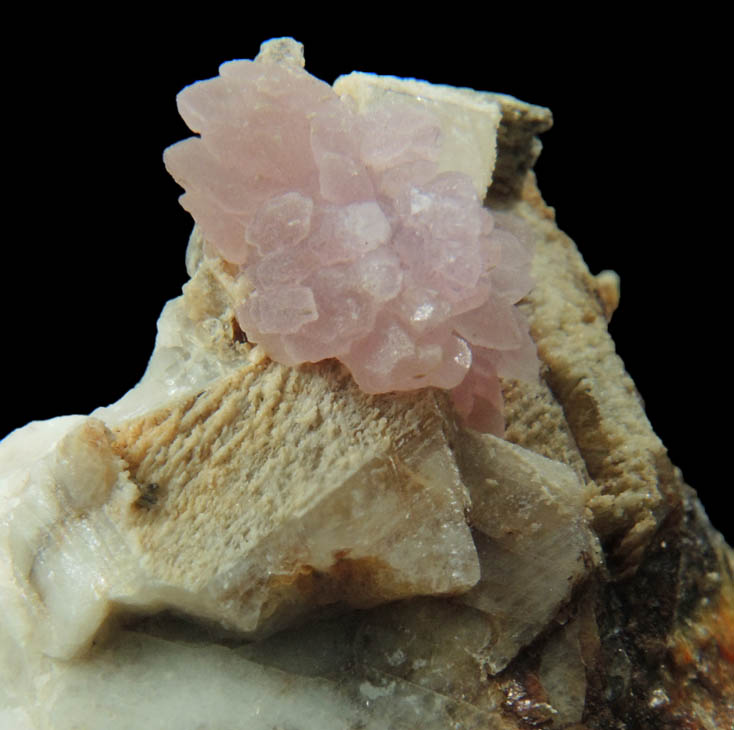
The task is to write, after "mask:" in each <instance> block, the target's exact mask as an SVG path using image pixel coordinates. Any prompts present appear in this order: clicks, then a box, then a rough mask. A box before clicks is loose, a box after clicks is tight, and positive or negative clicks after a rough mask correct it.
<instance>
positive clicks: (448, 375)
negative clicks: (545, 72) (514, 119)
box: [165, 61, 538, 434]
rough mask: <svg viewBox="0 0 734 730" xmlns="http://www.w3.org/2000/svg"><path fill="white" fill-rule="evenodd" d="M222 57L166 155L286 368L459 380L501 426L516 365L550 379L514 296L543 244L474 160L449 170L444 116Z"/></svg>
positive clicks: (263, 337) (473, 411)
mask: <svg viewBox="0 0 734 730" xmlns="http://www.w3.org/2000/svg"><path fill="white" fill-rule="evenodd" d="M219 71H220V75H219V76H218V77H216V78H213V79H209V80H207V81H202V82H199V83H196V84H193V85H191V86H188V87H187V88H185V89H184V90H183V91H182V92H181V93H180V94H179V96H178V107H179V111H180V113H181V116H182V117H183V119H184V120H185V121H186V123H187V125H188V126H189V127H190V128H191V129H192V130H193V131H194V132H197V133H198V134H199V135H200V136H198V137H191V138H189V139H185V140H183V141H181V142H179V143H178V144H175V145H173V146H172V147H170V148H168V149H167V150H166V153H165V163H166V166H167V168H168V170H169V172H170V173H171V174H172V175H173V177H174V178H175V179H176V180H177V181H178V182H179V184H181V186H182V187H184V189H185V190H186V192H185V194H184V195H183V196H182V197H181V204H182V205H183V207H184V208H185V209H186V210H188V211H189V212H190V213H191V214H192V216H193V217H194V219H195V220H196V222H197V224H198V226H199V228H200V230H201V232H202V234H203V235H204V237H205V239H206V240H207V241H208V242H209V243H210V244H211V245H212V246H213V247H214V248H215V249H216V251H217V252H218V254H219V255H221V256H222V257H223V258H224V259H225V260H227V261H228V262H230V263H231V264H233V265H234V266H236V267H237V270H238V272H239V273H238V276H242V277H245V278H246V281H247V289H248V290H249V294H248V295H247V297H246V298H245V299H244V301H240V302H235V303H234V306H235V312H236V316H237V319H238V321H239V324H240V326H241V327H242V329H243V330H244V331H245V332H246V333H247V337H248V339H249V340H250V341H251V342H255V343H258V344H260V345H261V346H262V348H263V349H264V350H265V352H267V353H268V355H269V356H270V357H271V358H273V359H274V360H276V361H278V362H281V363H284V364H287V365H296V364H299V363H302V362H317V361H319V360H323V359H325V358H338V359H339V360H341V361H342V362H343V363H344V364H345V365H346V366H347V367H348V368H349V370H350V372H351V373H352V376H353V377H354V379H355V381H356V382H357V383H358V385H359V386H360V387H361V388H362V389H363V390H364V391H366V392H368V393H380V392H387V391H393V390H412V389H415V388H422V387H426V386H435V387H439V388H444V389H450V390H451V391H452V395H453V400H454V403H455V405H456V408H457V410H458V412H459V413H460V414H461V415H462V417H463V418H464V419H465V421H466V423H468V425H470V426H473V427H474V428H477V429H478V430H482V431H489V432H493V433H498V434H501V433H502V431H503V428H504V423H503V418H502V394H501V390H500V382H499V377H500V376H502V377H510V378H521V379H534V378H537V376H538V361H537V356H536V350H535V345H534V343H533V341H532V339H531V338H530V335H529V333H528V327H527V324H526V322H525V320H524V318H523V316H522V314H521V313H520V312H519V310H518V309H517V307H516V306H515V304H516V303H517V302H518V301H519V300H520V299H521V298H522V297H523V296H524V295H525V294H527V293H528V291H529V290H530V289H531V287H532V284H533V282H532V279H531V277H530V274H529V270H530V262H531V257H532V250H531V245H530V243H529V242H528V241H527V240H522V236H520V237H518V236H516V235H514V234H513V233H511V232H510V230H509V229H510V228H511V227H512V226H511V224H510V225H508V223H507V221H504V222H503V217H502V216H499V215H493V214H492V213H490V211H489V210H487V209H486V208H485V207H483V205H482V201H481V200H480V199H479V197H478V195H477V192H476V189H475V187H474V185H473V183H472V180H471V178H470V177H469V176H468V175H467V174H465V173H462V172H439V171H438V166H437V160H438V159H439V154H440V151H441V144H442V132H441V128H440V125H439V122H438V121H437V119H436V118H435V117H434V116H433V115H432V114H431V113H429V112H428V111H422V110H420V109H417V108H415V107H414V106H409V105H407V104H402V105H401V104H400V103H398V104H396V103H391V104H389V105H388V104H384V103H383V104H378V105H376V106H374V107H372V108H370V109H368V110H366V111H364V112H361V113H359V112H357V110H356V108H355V105H354V104H353V103H352V102H351V100H350V99H349V98H346V97H345V98H340V97H339V96H338V95H337V94H336V93H335V92H334V90H333V89H332V88H331V87H330V86H329V85H328V84H326V83H324V82H322V81H320V80H318V79H316V78H314V77H313V76H311V75H310V74H308V73H306V72H305V71H304V70H303V69H301V68H298V67H295V66H292V65H284V64H275V63H258V62H252V61H231V62H229V63H225V64H223V65H222V66H221V67H220V69H219Z"/></svg>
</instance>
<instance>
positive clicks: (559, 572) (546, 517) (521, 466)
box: [458, 431, 601, 673]
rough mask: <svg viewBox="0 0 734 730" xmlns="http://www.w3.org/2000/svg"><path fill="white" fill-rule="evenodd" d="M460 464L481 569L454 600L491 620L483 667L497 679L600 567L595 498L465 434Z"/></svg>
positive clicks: (562, 474) (495, 442)
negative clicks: (592, 521)
mask: <svg viewBox="0 0 734 730" xmlns="http://www.w3.org/2000/svg"><path fill="white" fill-rule="evenodd" d="M458 460H459V464H460V468H461V474H462V478H463V479H464V482H465V483H466V485H467V486H468V487H469V492H470V494H471V501H472V507H471V518H470V519H471V523H472V526H473V528H474V541H475V543H476V545H477V550H478V552H479V560H480V563H481V566H482V577H481V579H480V581H479V583H478V584H477V585H476V586H475V587H474V588H472V589H471V590H470V591H469V592H468V593H466V594H464V595H463V596H462V597H461V598H460V599H459V600H461V601H463V602H464V603H466V604H467V605H469V606H472V607H474V608H478V609H479V610H481V611H483V612H484V613H487V614H488V615H491V616H492V617H493V618H494V632H495V639H494V641H493V642H492V646H491V649H489V650H488V652H487V657H486V661H487V665H488V667H489V669H490V671H492V672H493V673H497V672H500V671H502V670H503V669H504V668H505V667H506V666H507V665H508V664H509V663H510V661H511V660H512V659H513V658H514V657H515V656H516V654H517V652H518V651H519V650H520V649H521V648H522V647H523V646H526V645H527V644H529V643H530V642H531V641H532V640H533V639H534V638H535V637H536V636H537V635H538V633H539V632H540V631H542V630H543V629H544V627H546V626H547V625H548V622H549V621H550V620H551V619H552V618H553V616H554V615H555V614H556V613H557V612H558V609H559V608H560V607H561V606H562V605H563V604H564V603H566V602H568V601H569V600H570V598H571V594H572V592H573V590H574V588H575V587H576V586H578V585H579V584H580V583H581V582H582V581H583V580H584V579H585V578H586V576H587V574H588V572H589V569H590V567H591V566H594V565H599V564H600V562H601V551H600V547H599V543H598V540H597V539H596V536H595V535H594V534H593V533H592V531H591V529H590V528H589V526H588V516H587V514H586V509H587V508H586V504H587V502H588V500H589V498H590V497H591V496H592V495H593V491H592V490H591V489H590V488H589V487H588V486H587V485H585V484H584V483H583V482H582V481H581V480H580V479H579V476H578V475H577V474H576V473H575V472H574V471H573V470H572V469H571V468H570V467H568V466H566V465H565V464H561V463H559V462H557V461H552V460H550V459H546V458H544V457H542V456H539V455H538V454H534V453H533V452H532V451H529V450H527V449H523V448H520V447H518V446H515V445H514V444H510V443H508V442H507V441H503V440H502V439H498V438H495V437H493V436H491V435H489V434H483V435H480V434H476V433H472V432H468V431H467V432H464V433H463V434H462V437H461V439H460V441H459V449H458Z"/></svg>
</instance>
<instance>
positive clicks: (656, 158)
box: [0, 6, 732, 539]
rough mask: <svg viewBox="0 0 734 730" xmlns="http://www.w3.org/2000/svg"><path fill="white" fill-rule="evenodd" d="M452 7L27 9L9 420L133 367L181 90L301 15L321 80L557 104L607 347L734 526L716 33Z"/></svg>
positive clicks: (552, 141) (170, 190) (563, 205)
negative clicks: (435, 10)
mask: <svg viewBox="0 0 734 730" xmlns="http://www.w3.org/2000/svg"><path fill="white" fill-rule="evenodd" d="M449 10H450V9H449V8H446V7H444V11H443V14H442V15H441V16H440V17H439V16H437V17H435V18H434V19H433V21H432V22H430V23H427V24H426V26H425V27H421V26H416V25H415V24H414V22H413V20H411V21H406V22H401V21H398V20H397V19H396V18H395V17H394V16H393V15H392V14H391V12H388V11H387V10H383V9H380V8H379V7H374V6H370V8H369V11H368V9H367V7H363V8H361V10H358V11H357V12H358V16H357V19H352V20H349V21H347V20H346V19H345V18H343V17H342V16H331V17H329V18H319V21H320V20H323V21H324V22H325V23H328V30H326V29H321V30H314V27H315V22H314V20H313V18H311V19H310V20H308V21H305V20H302V19H295V18H292V17H290V16H289V15H288V12H287V11H285V10H284V11H283V13H282V15H283V16H286V17H285V18H284V19H283V20H281V21H280V22H270V23H266V22H264V21H263V22H258V23H253V22H252V21H251V20H250V19H249V18H247V16H245V15H242V17H233V18H229V17H225V18H209V17H207V15H206V9H205V8H202V9H200V10H199V14H198V15H196V16H191V17H179V18H178V19H177V20H176V22H175V23H173V21H172V24H171V25H167V24H164V23H159V24H155V25H154V24H153V23H152V21H151V19H150V18H147V17H145V16H144V15H141V16H138V15H125V16H120V17H112V16H110V17H107V18H98V19H95V18H91V19H90V18H89V17H87V18H85V19H82V18H79V19H76V18H72V17H69V16H68V15H65V16H60V17H59V18H49V17H46V18H44V21H43V26H42V27H39V26H38V25H37V24H36V23H35V21H28V23H27V24H25V25H23V24H22V23H21V24H20V25H19V26H18V27H17V28H16V29H15V30H16V31H17V36H18V38H19V39H20V40H21V44H20V48H22V50H20V51H18V52H17V53H16V54H15V55H14V57H13V58H12V59H11V60H10V62H9V63H8V64H7V65H6V74H5V80H4V89H5V97H6V104H5V107H6V111H5V115H6V118H5V123H6V124H5V129H6V130H7V131H6V134H5V145H6V163H7V164H6V166H5V174H6V176H7V177H6V182H9V183H10V188H11V191H12V192H11V195H10V197H9V198H6V206H7V207H6V211H5V223H6V225H5V227H4V231H3V233H2V235H3V238H4V246H3V263H2V272H3V276H2V307H3V309H2V311H3V329H4V335H5V336H4V338H3V367H4V373H5V384H6V390H7V391H8V392H7V394H6V396H5V403H4V407H3V409H2V424H0V425H1V426H2V428H1V429H0V432H1V433H6V432H7V431H9V430H11V429H13V428H16V427H18V426H21V425H23V424H25V423H26V422H28V421H29V420H34V419H44V418H50V417H53V416H57V415H62V414H68V413H87V412H89V411H91V410H92V409H94V408H95V407H97V406H99V405H103V404H107V403H110V402H113V401H115V400H116V399H117V398H119V397H120V396H121V395H122V394H123V393H124V392H126V391H127V390H128V389H129V388H130V387H131V386H133V385H134V384H135V383H136V382H137V380H138V379H139V378H140V376H141V375H142V374H143V371H144V369H145V364H146V362H147V358H148V356H149V355H150V352H151V350H152V346H153V341H154V337H155V320H156V318H157V316H158V314H159V312H160V310H161V308H162V306H163V304H164V302H165V301H167V300H168V299H170V298H172V297H175V296H177V295H178V294H179V293H180V288H181V285H182V284H183V283H184V282H185V281H186V273H185V269H184V250H185V246H186V241H187V238H188V234H189V232H190V228H191V220H190V218H189V216H188V214H187V213H185V211H183V210H182V209H181V208H180V207H179V206H178V204H177V202H176V200H177V197H178V195H179V194H180V192H181V191H180V189H179V188H178V186H177V185H176V184H175V183H174V182H173V180H172V179H170V178H169V176H168V174H167V173H166V171H165V169H164V167H163V164H162V161H161V154H162V151H163V149H164V148H165V147H166V146H168V145H169V144H172V143H173V142H176V141H177V140H179V139H181V138H183V137H185V136H188V135H189V132H188V130H187V129H186V127H185V125H184V124H183V122H182V121H181V120H180V119H179V118H178V115H177V111H176V107H175V95H176V93H177V92H178V91H179V90H180V89H181V88H182V87H183V86H185V85H186V84H189V83H192V82H194V81H196V80H199V79H202V78H208V77H210V76H214V75H216V72H217V67H218V65H219V63H221V62H223V61H226V60H230V59H232V58H252V57H253V56H254V55H256V54H257V52H258V48H259V44H260V42H261V41H262V40H265V39H267V38H270V37H274V36H282V35H292V36H294V37H296V38H297V39H298V40H300V41H302V42H303V43H304V44H305V47H306V64H307V69H308V70H309V71H310V72H311V73H313V74H314V75H316V76H318V77H320V78H323V79H325V80H327V81H329V82H332V81H333V80H334V78H336V76H338V75H339V74H341V73H348V72H350V71H352V70H361V71H373V72H376V73H383V74H395V75H399V76H412V77H417V78H423V79H426V80H429V81H432V82H438V83H447V84H452V85H456V86H469V87H473V88H477V89H483V90H490V91H497V92H503V93H509V94H512V95H514V96H516V97H518V98H520V99H523V100H525V101H529V102H532V103H535V104H539V105H542V106H548V107H550V108H551V109H552V111H553V115H554V120H555V123H554V128H553V129H552V130H550V131H549V132H547V133H546V134H545V135H543V138H542V141H543V145H544V150H543V153H542V155H541V158H540V160H539V162H538V164H537V166H536V172H537V176H538V182H539V186H540V189H541V191H542V193H543V196H544V198H545V200H546V201H547V203H548V204H549V205H552V206H553V207H554V208H555V209H556V212H557V222H558V225H559V226H560V228H561V229H562V230H564V231H565V232H566V233H568V234H569V235H570V236H571V237H572V238H573V239H574V241H575V242H576V244H577V245H578V247H579V249H580V251H581V253H582V255H583V257H584V259H585V260H586V262H587V264H588V266H589V268H590V270H591V271H592V273H598V272H599V271H600V270H602V269H607V268H608V269H614V270H616V271H617V272H618V273H619V274H620V275H621V278H622V298H621V305H620V308H619V310H618V311H617V313H616V314H615V315H614V319H613V321H612V323H611V326H610V329H611V332H612V335H613V337H614V339H615V342H616V344H617V348H618V352H619V354H620V356H621V357H622V358H623V360H624V362H625V365H626V367H627V369H628V371H629V373H630V374H631V376H632V378H633V379H634V380H635V382H636V384H637V387H638V389H639V391H640V393H641V394H642V396H643V398H644V400H645V403H646V407H647V413H648V417H649V418H650V421H651V422H652V425H653V427H654V428H655V430H656V431H657V433H658V434H659V435H660V437H661V438H662V440H663V442H664V443H665V444H666V446H667V447H668V449H669V452H670V455H671V458H672V460H673V462H674V463H675V464H677V465H678V466H680V467H681V468H682V470H683V473H684V476H685V477H686V480H687V481H688V482H689V483H690V484H691V485H692V486H694V487H695V488H697V489H698V490H699V492H700V493H701V495H702V499H703V502H704V505H705V506H706V507H707V510H708V512H709V514H710V517H711V518H712V521H713V522H714V524H715V525H716V526H717V527H718V528H719V529H720V530H723V531H725V532H728V534H729V535H730V536H731V534H732V532H731V528H730V524H729V523H730V518H729V513H728V508H727V506H726V497H727V496H728V494H729V493H730V492H731V477H730V474H729V467H728V458H727V457H728V452H729V451H730V449H729V448H728V447H729V443H728V442H729V434H730V431H731V428H730V426H729V418H730V416H729V415H728V414H729V411H730V409H731V397H730V394H729V393H730V391H729V389H730V386H729V377H730V376H729V371H730V364H729V363H730V357H731V356H730V354H729V348H730V343H729V339H730V337H729V335H730V332H731V325H730V324H729V318H728V314H729V311H728V297H727V296H726V295H727V293H728V292H727V285H728V279H729V274H728V266H729V262H728V261H729V254H728V248H729V244H730V241H731V234H730V233H729V227H730V226H729V222H728V219H727V216H730V215H731V213H730V210H731V207H730V205H729V201H728V189H727V187H725V186H724V185H722V183H721V182H720V180H719V175H720V170H721V169H725V168H726V164H727V159H726V155H727V154H728V138H729V136H730V132H729V130H728V122H726V118H725V116H724V115H723V111H722V108H721V105H722V103H723V100H722V99H721V92H720V88H721V79H722V77H723V68H722V67H721V66H720V65H719V62H718V59H717V58H716V57H715V56H714V54H713V52H711V50H710V49H709V45H710V46H713V45H715V44H714V43H713V42H711V43H710V44H708V45H706V46H705V47H704V49H703V50H701V49H700V48H699V47H698V45H697V44H698V43H699V41H702V40H703V41H704V42H706V41H707V40H708V35H707V34H708V33H709V30H707V29H701V27H700V26H699V25H697V24H696V23H694V22H688V19H686V18H684V17H670V16H668V17H666V19H665V20H663V19H661V18H651V19H646V20H643V19H642V18H640V17H629V16H625V17H616V16H612V15H609V16H602V15H599V16H598V17H583V16H578V15H576V16H574V17H573V18H561V17H559V16H552V15H548V16H547V17H539V16H534V15H532V14H531V13H530V12H529V11H528V12H527V13H524V12H518V13H517V14H515V15H514V16H512V17H508V18H504V17H502V18H501V17H499V16H498V15H496V14H491V15H490V16H488V17H487V19H486V20H483V21H481V22H479V20H478V19H475V18H468V19H467V18H466V17H465V16H462V18H461V19H460V22H459V23H458V25H456V26H453V24H452V23H451V22H449V21H448V20H445V18H444V15H446V14H450V13H449V12H448V11H449ZM314 12H315V11H314ZM360 12H363V13H365V14H366V15H368V16H369V18H368V19H367V20H365V21H364V22H362V21H361V20H360V19H359V13H360ZM421 12H427V11H425V10H420V9H418V10H416V11H415V13H416V14H418V15H419V14H420V13H421ZM82 20H84V21H85V22H87V23H89V22H91V23H92V25H91V26H88V25H83V24H82ZM57 21H58V23H59V25H58V26H56V22H57ZM77 21H78V22H77ZM713 24H714V25H715V23H713ZM90 27H91V28H93V30H91V31H90V30H89V28H90ZM572 28H575V30H571V29H572ZM720 419H724V420H723V421H720ZM730 539H731V537H730Z"/></svg>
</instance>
